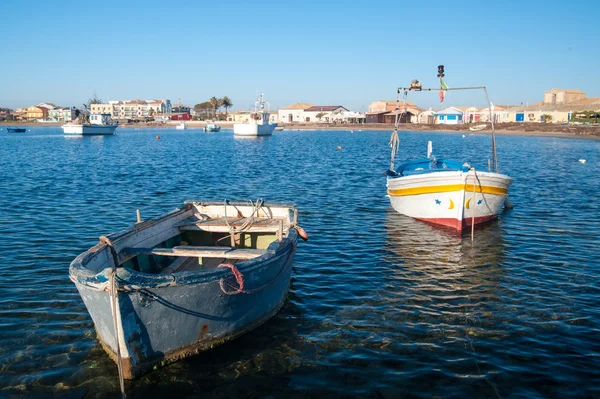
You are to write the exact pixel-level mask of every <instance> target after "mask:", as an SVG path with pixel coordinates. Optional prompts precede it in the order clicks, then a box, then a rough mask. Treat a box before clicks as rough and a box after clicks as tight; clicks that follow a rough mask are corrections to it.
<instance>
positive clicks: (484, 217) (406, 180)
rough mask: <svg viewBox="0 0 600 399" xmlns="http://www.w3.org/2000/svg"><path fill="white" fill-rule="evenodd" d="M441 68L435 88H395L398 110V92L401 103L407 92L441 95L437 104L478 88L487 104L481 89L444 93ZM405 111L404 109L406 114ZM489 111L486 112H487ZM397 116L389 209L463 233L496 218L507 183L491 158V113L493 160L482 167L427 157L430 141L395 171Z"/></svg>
mask: <svg viewBox="0 0 600 399" xmlns="http://www.w3.org/2000/svg"><path fill="white" fill-rule="evenodd" d="M443 77H444V66H443V65H440V66H438V78H439V79H440V89H425V88H423V87H422V86H421V83H420V82H419V81H417V80H415V81H413V82H411V85H410V87H401V88H399V89H398V107H397V109H398V110H399V109H400V93H402V92H404V104H406V96H407V93H408V92H409V91H433V90H440V100H442V101H443V100H444V97H445V93H446V91H448V90H472V89H482V90H483V91H484V92H485V95H486V100H487V102H488V104H490V108H489V109H490V110H491V109H492V105H491V103H490V101H489V98H488V95H487V89H486V88H485V86H476V87H461V88H452V89H450V88H448V86H446V84H445V83H444V81H443V79H442V78H443ZM405 112H406V109H405ZM490 112H491V111H490ZM399 114H400V113H399V112H398V113H397V114H396V126H395V129H394V132H393V133H392V137H391V140H390V147H391V148H392V153H391V162H390V169H389V170H388V171H387V176H388V178H387V194H388V196H389V198H390V202H391V205H392V207H393V208H394V209H395V210H396V211H397V212H399V213H401V214H403V215H406V216H410V217H412V218H415V219H418V220H422V221H424V222H428V223H432V224H436V225H441V226H447V227H450V228H452V229H455V230H457V231H462V230H463V229H464V228H465V227H466V226H472V225H476V224H479V223H483V222H487V221H489V220H492V219H495V218H496V217H497V216H498V214H499V213H500V212H502V210H503V208H504V206H505V204H506V205H508V204H509V202H508V188H509V186H510V184H511V183H512V178H511V177H509V176H507V175H504V174H501V173H499V172H498V161H497V157H496V136H495V134H494V122H493V118H492V116H491V114H490V121H491V127H492V157H491V159H490V160H489V162H488V167H487V168H481V167H475V166H474V165H471V164H469V163H465V162H458V161H452V160H447V159H436V157H435V156H432V155H431V142H429V148H428V150H427V158H425V159H418V160H415V161H410V162H406V163H404V164H402V165H400V167H398V168H397V169H396V168H395V167H394V158H395V156H396V153H397V152H398V147H399V143H400V139H399V138H398V121H399V119H398V115H399Z"/></svg>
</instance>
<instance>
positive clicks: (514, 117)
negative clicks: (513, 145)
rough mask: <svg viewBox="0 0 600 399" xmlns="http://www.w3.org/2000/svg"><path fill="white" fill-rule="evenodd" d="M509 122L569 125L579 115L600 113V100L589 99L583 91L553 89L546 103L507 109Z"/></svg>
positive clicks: (546, 97)
mask: <svg viewBox="0 0 600 399" xmlns="http://www.w3.org/2000/svg"><path fill="white" fill-rule="evenodd" d="M506 112H507V114H508V121H509V122H534V123H541V122H545V123H567V122H569V121H570V120H571V119H573V118H574V117H575V115H577V114H581V113H585V112H588V113H589V112H600V98H598V97H595V98H594V97H587V95H586V93H585V92H583V91H581V90H571V89H552V90H549V91H546V92H544V101H541V102H539V103H535V104H531V105H526V106H523V105H520V106H516V107H508V108H507V109H506Z"/></svg>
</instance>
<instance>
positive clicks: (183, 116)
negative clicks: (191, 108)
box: [169, 112, 192, 121]
mask: <svg viewBox="0 0 600 399" xmlns="http://www.w3.org/2000/svg"><path fill="white" fill-rule="evenodd" d="M169 119H171V120H172V121H191V120H192V114H190V113H188V112H171V113H170V114H169Z"/></svg>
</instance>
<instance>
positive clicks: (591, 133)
mask: <svg viewBox="0 0 600 399" xmlns="http://www.w3.org/2000/svg"><path fill="white" fill-rule="evenodd" d="M179 123H180V122H170V123H127V124H122V125H119V127H120V128H122V129H161V128H162V129H165V128H167V129H168V128H175V126H176V125H177V124H179ZM185 123H186V124H187V125H188V127H190V128H202V127H204V126H205V125H206V123H205V122H204V121H186V122H185ZM217 124H219V125H220V126H221V127H223V128H225V129H231V128H233V125H234V122H228V121H221V122H217ZM9 126H10V127H13V126H14V127H60V126H62V123H36V122H25V123H12V124H11V123H6V122H2V123H0V129H2V130H4V128H5V127H9ZM278 126H281V127H283V128H284V130H290V131H296V130H298V131H301V130H326V131H327V130H355V131H361V130H387V131H392V130H393V129H394V125H392V124H382V123H377V124H368V123H366V124H343V125H333V124H325V123H323V124H320V123H302V124H300V123H294V124H288V123H281V124H278ZM398 131H412V132H428V133H429V132H434V133H455V134H456V133H458V134H473V135H489V134H490V133H491V129H484V130H480V131H477V132H472V131H470V130H469V125H439V124H415V123H410V124H409V123H403V124H400V125H399V126H398ZM496 134H497V135H501V136H524V137H554V138H567V139H584V140H600V126H589V125H568V126H562V125H556V124H541V123H498V124H496Z"/></svg>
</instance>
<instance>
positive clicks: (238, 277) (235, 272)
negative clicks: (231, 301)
mask: <svg viewBox="0 0 600 399" xmlns="http://www.w3.org/2000/svg"><path fill="white" fill-rule="evenodd" d="M218 267H227V268H229V269H230V270H231V273H233V276H234V277H235V281H236V282H237V283H238V287H237V288H235V287H233V288H234V289H235V291H226V290H225V288H224V287H223V283H224V282H225V280H224V279H221V280H220V281H219V284H220V285H221V291H223V293H224V294H227V295H237V294H241V293H242V292H244V276H243V275H242V273H241V272H240V271H239V270H238V268H237V267H235V265H233V264H231V263H221V264H220V265H219V266H218ZM228 285H229V286H232V285H231V284H228ZM244 293H245V292H244Z"/></svg>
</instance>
